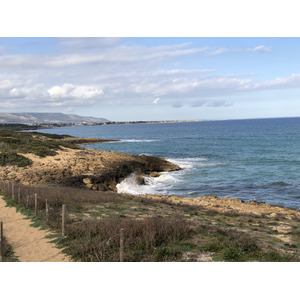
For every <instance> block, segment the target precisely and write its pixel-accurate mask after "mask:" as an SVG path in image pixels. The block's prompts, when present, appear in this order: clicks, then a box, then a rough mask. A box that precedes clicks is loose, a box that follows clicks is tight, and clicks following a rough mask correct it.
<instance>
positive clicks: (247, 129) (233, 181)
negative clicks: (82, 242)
mask: <svg viewBox="0 0 300 300" xmlns="http://www.w3.org/2000/svg"><path fill="white" fill-rule="evenodd" d="M39 131H41V132H46V133H57V134H70V135H72V136H77V137H97V138H103V139H119V140H120V142H110V143H104V144H93V145H86V146H85V147H87V148H91V149H99V150H108V151H120V152H125V153H130V154H137V155H140V154H146V155H152V156H158V157H164V158H166V159H168V160H170V161H172V162H174V163H176V164H177V165H179V166H180V167H182V170H181V171H177V172H171V173H163V174H162V175H161V176H160V177H157V178H149V179H147V182H146V183H147V184H146V185H145V186H138V185H136V184H135V180H134V176H130V177H129V178H127V179H126V180H124V181H123V182H122V183H121V184H119V185H118V190H119V192H130V193H134V194H139V193H140V194H142V193H161V194H168V195H178V196H184V197H199V196H206V195H216V196H219V197H232V198H239V199H241V200H245V201H251V200H256V201H259V202H260V201H263V202H267V203H270V204H275V205H281V206H285V207H290V208H296V209H298V210H299V209H300V118H280V119H251V120H228V121H204V122H190V123H163V124H126V125H101V126H78V127H60V128H52V129H44V130H39Z"/></svg>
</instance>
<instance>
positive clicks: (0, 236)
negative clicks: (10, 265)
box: [0, 221, 4, 262]
mask: <svg viewBox="0 0 300 300" xmlns="http://www.w3.org/2000/svg"><path fill="white" fill-rule="evenodd" d="M3 252H4V250H3V222H2V221H0V262H2V261H3V254H4V253H3Z"/></svg>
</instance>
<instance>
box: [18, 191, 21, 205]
mask: <svg viewBox="0 0 300 300" xmlns="http://www.w3.org/2000/svg"><path fill="white" fill-rule="evenodd" d="M18 203H19V204H21V188H20V187H19V188H18Z"/></svg>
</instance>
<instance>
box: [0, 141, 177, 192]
mask: <svg viewBox="0 0 300 300" xmlns="http://www.w3.org/2000/svg"><path fill="white" fill-rule="evenodd" d="M76 141H77V142H78V140H76ZM86 142H87V140H86V139H84V140H82V143H86ZM89 142H90V141H89ZM94 142H97V141H96V140H95V141H94ZM22 155H23V156H25V157H27V158H29V159H30V160H32V162H33V163H32V165H30V166H26V167H22V168H20V167H17V166H4V167H0V179H2V180H5V181H9V182H15V183H22V184H28V185H38V184H47V183H48V184H57V185H64V186H73V187H82V188H84V187H85V188H89V189H93V190H100V191H115V192H116V191H117V189H116V185H117V184H118V183H120V182H121V181H122V180H123V179H125V178H126V177H127V176H128V175H130V174H132V173H136V174H138V175H140V176H141V177H140V178H142V176H151V175H155V176H157V175H158V174H159V172H166V171H176V170H179V169H180V168H179V167H178V166H176V165H174V164H173V163H171V162H169V161H167V160H165V159H163V158H158V157H151V156H145V155H140V156H137V155H129V154H124V153H119V152H110V151H98V150H89V149H84V150H77V149H69V148H64V149H62V150H58V151H57V154H56V155H55V156H47V157H39V156H36V155H34V154H31V153H27V154H22ZM140 180H142V179H140Z"/></svg>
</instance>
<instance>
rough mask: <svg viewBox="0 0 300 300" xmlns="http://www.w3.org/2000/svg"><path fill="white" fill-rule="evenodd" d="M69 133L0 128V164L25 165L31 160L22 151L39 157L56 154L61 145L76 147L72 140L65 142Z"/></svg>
mask: <svg viewBox="0 0 300 300" xmlns="http://www.w3.org/2000/svg"><path fill="white" fill-rule="evenodd" d="M65 138H70V136H69V135H57V134H46V133H40V132H17V131H13V130H6V129H0V166H5V165H16V166H19V167H25V166H28V165H30V164H31V163H32V162H31V160H30V159H28V158H26V157H24V156H23V155H22V153H32V154H35V155H37V156H40V157H45V156H48V155H52V156H53V155H56V151H57V150H59V149H62V148H61V147H66V148H72V149H77V148H78V146H76V145H75V144H74V142H70V143H69V142H66V141H64V139H65Z"/></svg>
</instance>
